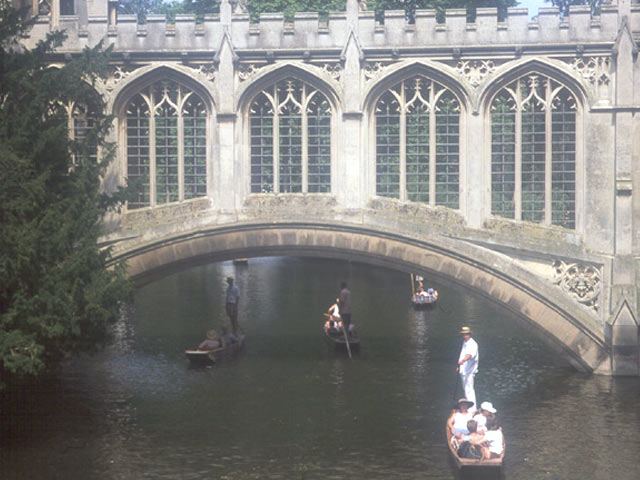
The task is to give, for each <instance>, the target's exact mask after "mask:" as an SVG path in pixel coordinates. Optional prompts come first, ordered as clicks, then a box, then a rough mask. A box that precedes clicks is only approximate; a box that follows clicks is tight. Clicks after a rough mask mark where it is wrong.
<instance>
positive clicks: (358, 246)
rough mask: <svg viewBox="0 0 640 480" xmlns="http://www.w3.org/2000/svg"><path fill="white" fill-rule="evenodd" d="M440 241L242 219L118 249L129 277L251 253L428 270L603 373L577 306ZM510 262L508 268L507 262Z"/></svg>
mask: <svg viewBox="0 0 640 480" xmlns="http://www.w3.org/2000/svg"><path fill="white" fill-rule="evenodd" d="M482 250H483V249H477V248H475V247H473V246H472V245H469V244H466V245H463V244H462V243H456V241H455V240H453V239H450V238H448V239H446V241H443V242H441V243H427V242H424V241H418V240H414V239H412V238H410V237H409V236H403V235H402V234H396V233H389V232H388V231H386V232H381V231H377V230H375V229H372V228H362V227H356V226H345V225H344V224H339V225H338V224H331V225H319V224H311V223H304V224H299V223H296V224H285V223H283V224H273V223H268V224H243V225H235V226H225V227H218V228H211V229H202V230H197V231H191V232H186V233H183V234H181V235H177V236H174V237H171V238H168V237H163V238H156V240H155V241H154V242H150V243H147V244H145V245H144V246H142V247H139V248H132V249H130V250H128V251H126V252H125V251H121V253H120V255H119V257H117V258H114V259H113V260H114V261H117V260H119V259H124V260H126V261H127V263H128V272H129V274H130V275H131V276H132V277H133V279H134V280H138V281H144V280H145V279H148V278H153V277H154V276H155V275H159V274H165V273H166V272H168V271H171V270H172V269H175V268H180V267H184V266H187V265H193V264H201V263H208V262H212V261H220V260H229V259H233V258H240V257H250V256H269V255H301V256H317V257H328V258H339V259H349V260H356V261H362V262H365V263H372V264H377V265H383V266H387V267H390V268H394V269H399V270H404V271H407V272H415V271H420V270H427V271H429V272H432V273H433V274H434V275H436V276H439V277H440V278H441V279H443V280H444V281H448V282H453V283H456V284H458V285H461V286H463V287H465V288H468V289H470V290H473V291H475V292H476V293H479V294H480V295H482V296H485V297H487V298H489V299H491V300H492V301H494V302H496V303H497V304H499V305H501V306H503V307H505V308H507V309H508V310H509V311H511V312H513V313H515V314H517V315H518V316H519V317H520V318H522V319H524V321H525V322H526V323H527V324H528V325H529V326H531V327H532V328H533V329H534V330H536V331H537V332H538V333H540V334H541V336H542V337H543V338H544V341H545V342H546V343H548V344H550V345H552V346H554V347H555V348H556V349H558V350H560V351H561V353H562V354H563V355H564V356H565V357H566V358H567V359H568V360H569V361H570V362H571V363H572V364H573V365H574V366H576V368H578V369H581V370H586V371H593V370H599V371H601V372H602V373H606V372H607V369H608V367H607V365H608V362H609V353H608V351H607V348H606V346H605V342H604V338H603V335H602V333H601V332H599V331H598V330H597V326H596V325H595V324H596V322H595V321H594V320H593V319H591V317H589V318H587V317H586V316H585V314H583V313H582V312H580V311H576V308H575V305H574V304H573V303H572V301H571V300H570V299H568V298H567V297H560V296H558V295H557V294H556V292H555V290H553V288H554V287H553V286H552V285H550V284H549V283H547V282H545V281H543V280H540V279H538V278H535V277H533V276H531V275H530V274H529V273H528V272H526V271H525V270H524V269H523V270H522V271H520V270H515V269H514V267H515V265H513V264H512V262H509V261H508V260H506V259H504V258H501V257H500V256H496V255H491V254H490V252H486V251H482ZM507 264H508V266H506V265H507Z"/></svg>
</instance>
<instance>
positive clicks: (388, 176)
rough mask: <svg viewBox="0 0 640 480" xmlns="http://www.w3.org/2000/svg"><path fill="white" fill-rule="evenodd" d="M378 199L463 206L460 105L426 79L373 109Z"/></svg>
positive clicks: (403, 86) (392, 92) (401, 87)
mask: <svg viewBox="0 0 640 480" xmlns="http://www.w3.org/2000/svg"><path fill="white" fill-rule="evenodd" d="M375 120H376V128H375V132H376V195H380V196H383V197H391V198H398V199H400V200H410V201H412V202H423V203H428V204H431V205H442V206H445V207H448V208H453V209H457V208H459V206H460V103H459V101H458V100H457V98H456V97H455V95H454V94H453V93H452V92H451V91H450V90H448V89H446V88H445V87H444V86H443V85H441V84H439V83H437V82H435V81H433V80H431V79H428V78H426V77H423V76H415V77H412V78H410V79H407V80H404V81H402V82H400V83H399V84H397V85H395V86H394V87H392V88H390V89H389V90H387V91H386V92H385V93H383V94H382V96H381V97H380V98H379V99H378V101H377V103H376V107H375Z"/></svg>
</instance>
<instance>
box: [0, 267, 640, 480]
mask: <svg viewBox="0 0 640 480" xmlns="http://www.w3.org/2000/svg"><path fill="white" fill-rule="evenodd" d="M229 275H231V276H234V277H235V278H236V283H237V284H238V286H239V287H240V289H241V291H242V298H241V306H240V315H239V320H240V324H241V326H242V327H243V328H244V330H245V331H246V333H247V341H246V345H245V348H244V350H243V351H242V352H240V353H239V354H238V355H236V356H231V357H225V358H222V359H220V361H219V362H218V363H217V364H216V365H215V366H213V367H210V368H204V369H193V368H189V364H188V361H187V359H186V358H185V356H184V353H183V352H184V350H185V348H189V347H193V346H195V345H197V344H198V343H199V342H200V341H201V340H202V338H203V335H204V332H205V331H206V330H208V329H210V328H212V327H216V328H218V327H219V326H220V325H222V324H223V323H226V321H227V320H226V316H225V314H224V305H223V302H224V291H225V287H226V284H225V282H224V279H225V278H226V277H227V276H229ZM341 280H346V281H347V282H348V283H349V286H350V289H351V291H352V294H353V312H354V313H353V322H354V324H356V326H357V327H358V330H359V333H360V337H361V349H360V352H359V353H358V354H356V355H354V357H353V360H349V357H348V356H347V355H346V353H341V352H335V351H334V350H332V349H331V348H329V347H328V345H327V343H326V342H325V338H324V335H323V332H322V325H323V322H324V319H323V316H322V313H323V312H325V311H326V310H327V308H328V307H329V306H330V305H331V303H332V302H333V300H335V298H336V296H337V294H338V290H339V283H340V281H341ZM425 286H427V287H428V286H433V287H435V288H437V289H438V290H439V292H440V299H439V302H438V303H439V305H438V306H437V308H434V309H432V310H427V311H415V310H413V309H412V308H411V306H410V303H409V298H410V294H411V283H410V280H409V275H408V274H406V273H402V272H397V271H393V270H387V269H383V268H379V267H372V266H369V265H363V264H357V263H348V262H343V261H331V260H320V259H300V258H288V257H287V258H283V257H276V258H260V259H250V261H249V263H248V265H234V264H233V263H232V262H225V263H218V264H211V265H206V266H199V267H193V268H190V269H188V270H185V271H182V272H179V273H175V274H172V275H168V276H166V277H164V278H161V279H158V280H156V281H154V282H153V283H149V284H147V285H145V286H143V287H140V288H139V289H138V290H137V291H136V294H135V300H134V301H133V302H132V304H131V305H129V306H127V308H126V309H125V311H124V313H123V317H122V319H121V321H120V322H119V323H118V324H117V325H116V326H115V327H114V332H113V335H114V336H113V340H112V342H111V343H110V344H109V346H108V347H107V348H106V349H105V350H104V351H103V352H101V353H100V354H97V355H94V356H87V357H82V358H77V359H74V360H73V361H71V362H70V363H68V364H66V365H65V366H64V368H63V369H62V370H61V371H60V372H59V373H58V374H57V375H56V376H55V377H54V378H51V379H50V380H48V381H46V382H43V384H42V385H40V386H38V387H37V388H35V389H34V391H33V392H32V395H31V396H29V397H23V396H20V397H18V396H13V395H10V394H5V396H4V398H3V410H2V439H1V443H0V447H1V457H0V460H1V462H2V463H1V470H0V473H1V477H2V478H3V479H57V478H60V479H69V478H70V479H75V478H79V479H84V480H88V479H323V480H325V479H347V478H348V479H387V478H389V479H391V478H393V479H453V478H456V472H455V470H454V468H453V466H452V463H451V461H450V459H449V458H448V450H447V447H446V444H445V433H444V428H445V421H446V418H447V415H448V413H449V411H450V409H451V407H452V404H453V400H454V398H456V397H460V396H462V395H461V392H459V391H458V392H456V388H457V376H456V373H455V364H456V361H457V356H458V352H459V349H460V343H461V338H460V335H459V334H458V331H459V329H460V327H461V326H462V325H469V326H471V327H472V328H473V330H474V338H475V339H476V341H477V342H478V344H479V346H480V371H479V373H478V375H477V377H476V393H477V396H478V400H479V401H484V400H489V401H491V402H493V404H494V406H495V407H496V408H497V409H498V414H499V416H500V419H501V421H502V425H503V429H504V432H505V436H506V441H507V456H506V459H505V470H504V475H505V477H506V478H507V479H514V480H543V479H545V480H560V479H562V480H569V479H603V480H606V479H623V480H627V479H629V480H631V479H633V480H637V479H638V478H640V428H639V427H640V404H639V402H640V379H639V378H610V377H602V376H594V375H587V374H583V373H579V372H577V371H575V370H574V369H573V368H571V367H570V366H568V365H567V364H566V363H565V362H564V361H563V359H562V357H561V356H560V355H559V354H558V353H556V352H555V351H552V350H550V349H549V348H548V347H546V346H545V344H544V343H543V342H542V341H541V340H539V339H538V338H537V337H536V336H535V335H534V334H533V333H531V332H529V331H528V330H527V329H525V328H524V327H523V326H522V324H520V323H519V322H518V321H517V319H514V318H512V317H511V316H510V315H509V314H507V313H506V312H504V311H501V310H500V309H499V308H497V307H496V306H495V305H492V304H491V303H489V302H487V301H486V300H484V299H480V298H477V297H474V296H472V295H470V294H469V293H467V292H465V291H464V290H463V289H460V288H455V289H454V288H451V287H446V286H444V285H439V284H437V283H434V282H432V281H431V280H430V279H429V278H428V277H426V278H425ZM462 476H463V478H477V477H475V476H473V475H462ZM486 477H487V478H496V477H495V476H493V477H492V475H488V476H486Z"/></svg>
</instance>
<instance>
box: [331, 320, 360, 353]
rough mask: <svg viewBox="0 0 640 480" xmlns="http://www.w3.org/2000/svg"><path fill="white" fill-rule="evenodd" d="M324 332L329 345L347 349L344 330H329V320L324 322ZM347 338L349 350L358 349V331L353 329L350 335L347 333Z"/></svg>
mask: <svg viewBox="0 0 640 480" xmlns="http://www.w3.org/2000/svg"><path fill="white" fill-rule="evenodd" d="M324 333H325V336H326V337H327V341H328V342H329V344H330V345H333V346H334V347H335V348H337V349H339V350H345V351H346V350H347V341H346V339H345V338H344V332H343V331H342V330H337V331H335V332H333V331H330V329H329V322H325V325H324ZM348 338H349V348H350V349H351V351H354V350H358V349H359V348H360V337H359V336H358V333H357V332H356V331H355V330H354V331H353V332H352V333H351V334H350V335H348Z"/></svg>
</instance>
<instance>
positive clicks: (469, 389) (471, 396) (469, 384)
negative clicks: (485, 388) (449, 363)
mask: <svg viewBox="0 0 640 480" xmlns="http://www.w3.org/2000/svg"><path fill="white" fill-rule="evenodd" d="M475 376H476V374H475V373H469V374H466V373H462V372H460V381H461V382H462V389H463V390H464V397H465V398H466V399H467V400H471V401H472V402H473V407H471V409H472V410H476V409H477V408H478V406H477V404H476V391H475V390H474V389H473V382H474V378H475Z"/></svg>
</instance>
